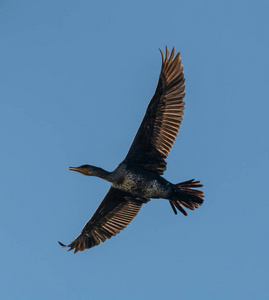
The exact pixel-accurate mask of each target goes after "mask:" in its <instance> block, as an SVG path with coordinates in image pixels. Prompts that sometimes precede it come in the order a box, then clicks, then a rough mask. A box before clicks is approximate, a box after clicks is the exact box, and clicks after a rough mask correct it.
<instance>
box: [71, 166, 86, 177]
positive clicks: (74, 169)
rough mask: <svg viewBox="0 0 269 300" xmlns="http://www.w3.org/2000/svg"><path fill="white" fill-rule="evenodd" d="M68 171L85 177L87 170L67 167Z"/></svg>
mask: <svg viewBox="0 0 269 300" xmlns="http://www.w3.org/2000/svg"><path fill="white" fill-rule="evenodd" d="M69 170H70V171H76V172H79V173H81V174H83V175H86V174H87V170H86V169H85V168H81V167H77V168H74V167H69Z"/></svg>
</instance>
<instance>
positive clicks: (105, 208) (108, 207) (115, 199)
mask: <svg viewBox="0 0 269 300" xmlns="http://www.w3.org/2000/svg"><path fill="white" fill-rule="evenodd" d="M148 201H149V199H146V198H139V197H134V196H132V195H131V194H129V193H127V192H124V191H121V190H118V189H115V188H112V187H111V188H110V190H109V191H108V193H107V194H106V196H105V198H104V199H103V201H102V202H101V204H100V205H99V207H98V208H97V210H96V212H95V213H94V215H93V216H92V218H91V219H90V220H89V221H88V222H87V224H86V225H85V226H84V228H83V229H82V231H81V234H80V235H79V236H78V237H77V238H76V239H75V240H74V241H73V242H72V243H71V244H69V245H68V246H66V245H64V244H62V243H61V242H59V244H60V245H61V246H63V247H70V249H69V251H70V250H72V249H75V252H74V253H76V252H78V251H84V250H85V249H88V248H92V247H94V246H97V245H99V244H100V243H103V242H104V241H105V240H106V239H110V238H111V237H112V236H115V235H117V234H118V233H119V232H120V231H121V230H123V229H124V228H125V227H126V226H127V225H129V224H130V223H131V221H132V220H133V219H134V217H135V216H136V215H137V214H138V212H139V210H140V208H141V206H142V204H143V203H146V202H148Z"/></svg>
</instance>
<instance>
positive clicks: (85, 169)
mask: <svg viewBox="0 0 269 300" xmlns="http://www.w3.org/2000/svg"><path fill="white" fill-rule="evenodd" d="M95 169H96V168H95V167H93V166H90V165H82V166H80V167H76V168H75V167H69V170H70V171H76V172H79V173H81V174H83V175H88V176H93V175H94V174H95Z"/></svg>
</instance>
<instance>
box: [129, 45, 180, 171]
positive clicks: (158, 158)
mask: <svg viewBox="0 0 269 300" xmlns="http://www.w3.org/2000/svg"><path fill="white" fill-rule="evenodd" d="M160 52H161V55H162V68H161V73H160V77H159V82H158V85H157V89H156V91H155V94H154V96H153V98H152V99H151V101H150V103H149V105H148V108H147V111H146V114H145V116H144V119H143V121H142V123H141V125H140V127H139V130H138V132H137V134H136V136H135V139H134V141H133V143H132V145H131V148H130V150H129V152H128V154H127V156H126V158H125V162H126V163H130V164H136V165H138V166H139V167H141V168H144V169H146V170H149V171H152V172H155V173H157V174H160V175H161V174H163V172H164V171H165V170H166V162H165V158H166V157H167V156H168V154H169V152H170V150H171V148H172V146H173V143H174V141H175V139H176V137H177V133H178V130H179V128H180V125H181V122H182V116H183V111H184V105H185V103H184V102H183V98H184V96H185V92H184V90H185V84H184V81H185V79H184V74H183V65H182V64H181V58H180V56H179V55H180V53H178V54H177V55H176V56H175V58H174V54H175V50H174V48H173V49H172V52H171V55H170V57H169V51H168V49H167V47H166V55H165V58H164V55H163V52H162V51H161V50H160Z"/></svg>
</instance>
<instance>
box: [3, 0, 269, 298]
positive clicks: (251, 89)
mask: <svg viewBox="0 0 269 300" xmlns="http://www.w3.org/2000/svg"><path fill="white" fill-rule="evenodd" d="M268 13H269V4H268V1H239V0H238V1H166V2H163V1H135V2H134V1H133V2H130V1H99V2H98V1H82V0H81V1H70V0H66V1H59V0H54V1H33V0H32V1H30V0H25V1H4V0H3V1H1V2H0V40H1V42H0V51H1V56H0V66H1V67H0V68H1V71H0V127H1V157H2V161H1V173H0V174H1V175H0V176H1V178H0V182H1V183H0V185H1V189H0V191H1V202H0V206H1V207H0V234H1V244H2V246H1V250H0V251H1V252H0V253H1V255H0V265H1V274H0V282H1V289H0V297H1V299H268V297H269V292H268V279H269V267H268V263H269V258H268V252H269V242H268V236H269V221H268V219H269V218H268V211H269V201H268V179H269V178H268V169H269V139H268V136H269V135H268V130H269V121H268V111H269V104H268V103H269V101H268V82H269V62H268V51H269V35H268V30H269V19H268ZM165 45H167V46H168V47H169V48H170V49H171V48H172V47H173V46H175V49H176V51H180V52H181V56H182V60H183V64H184V67H185V77H186V98H185V102H186V109H185V115H184V120H183V124H182V126H181V129H180V132H179V136H178V138H177V140H176V142H175V145H174V147H173V148H172V151H171V153H170V155H169V158H168V160H167V162H168V169H167V172H166V173H165V178H167V179H168V180H170V181H172V182H174V183H177V182H180V181H184V180H188V179H192V178H195V179H199V180H201V181H202V183H203V184H204V189H203V190H204V193H205V202H204V205H203V206H202V207H201V208H199V209H198V210H196V211H194V212H190V213H189V216H188V217H184V216H183V215H177V216H175V215H174V214H173V212H172V210H171V208H170V206H169V205H168V203H167V202H166V201H165V200H154V201H151V202H150V203H149V204H146V205H145V206H144V207H143V209H142V210H141V212H140V213H139V215H138V216H137V217H136V218H135V220H134V221H133V222H132V223H131V225H130V226H129V227H128V228H127V229H125V230H124V231H123V232H122V233H121V234H120V235H118V236H117V237H114V238H112V239H111V240H109V241H106V242H105V243H104V244H101V245H100V246H98V247H95V248H93V249H90V250H87V251H84V252H80V253H78V254H76V255H73V254H72V253H70V252H69V253H67V252H66V251H65V250H64V249H62V248H61V247H60V246H59V245H58V243H57V241H58V240H60V241H62V242H64V243H68V242H71V241H72V240H73V239H74V238H75V237H76V236H77V235H78V234H79V233H80V231H81V229H82V227H83V226H84V224H85V223H86V221H87V220H88V219H89V218H90V217H91V216H92V214H93V212H94V211H95V209H96V208H97V206H98V205H99V203H100V202H101V200H102V198H103V197H104V195H105V194H106V192H107V190H108V188H109V184H108V183H107V182H104V181H102V180H100V179H98V178H89V177H86V176H82V175H81V174H77V173H74V172H69V171H68V167H69V166H78V165H81V164H84V163H89V164H93V165H97V166H100V167H103V168H106V169H108V170H113V169H114V168H115V167H116V165H117V164H118V163H119V162H121V160H122V159H123V158H124V157H125V155H126V153H127V151H128V148H129V146H130V144H131V142H132V139H133V138H134V135H135V133H136V130H137V129H138V126H139V124H140V122H141V120H142V117H143V115H144V113H145V110H146V107H147V105H148V102H149V100H150V98H151V97H152V95H153V93H154V91H155V88H156V84H157V80H158V76H159V71H160V66H161V56H160V54H159V51H158V48H161V49H164V47H165Z"/></svg>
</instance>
